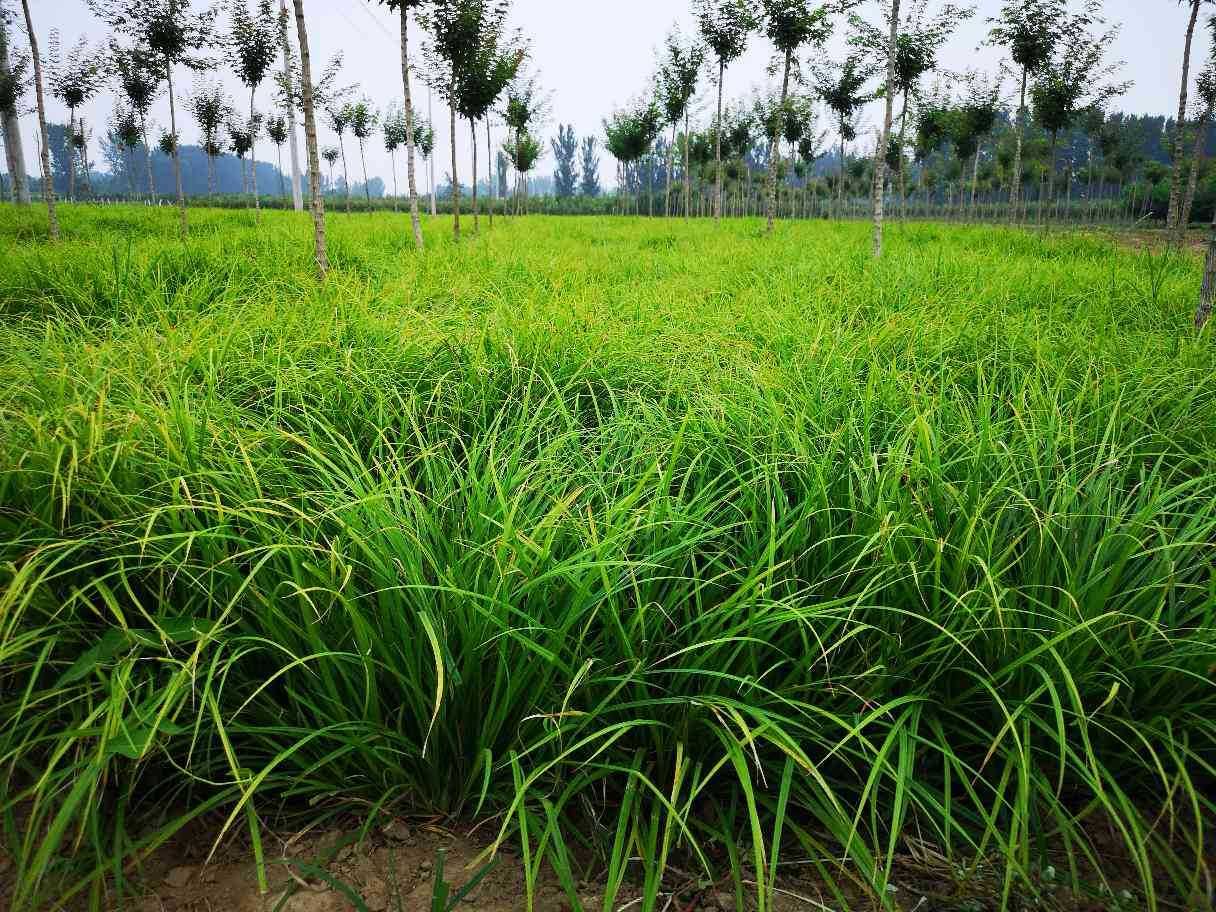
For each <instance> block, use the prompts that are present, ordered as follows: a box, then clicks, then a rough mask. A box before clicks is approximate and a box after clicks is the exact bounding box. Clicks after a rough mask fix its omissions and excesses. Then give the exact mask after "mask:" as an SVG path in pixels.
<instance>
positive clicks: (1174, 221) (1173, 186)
mask: <svg viewBox="0 0 1216 912" xmlns="http://www.w3.org/2000/svg"><path fill="white" fill-rule="evenodd" d="M1202 2H1203V0H1191V15H1190V18H1189V19H1188V20H1187V25H1186V42H1185V43H1184V44H1183V46H1182V85H1181V87H1180V88H1179V89H1178V119H1177V120H1176V121H1175V122H1174V142H1173V148H1172V149H1171V151H1170V154H1171V156H1172V157H1173V159H1174V162H1173V171H1172V173H1171V175H1170V207H1169V211H1168V212H1167V213H1166V220H1165V224H1166V227H1167V228H1171V229H1173V230H1174V231H1179V230H1180V225H1179V222H1180V219H1179V216H1180V215H1181V214H1182V213H1181V206H1182V165H1183V161H1182V157H1183V143H1184V141H1185V140H1184V134H1185V130H1184V127H1185V126H1186V96H1187V90H1188V89H1189V85H1188V83H1189V82H1190V79H1191V42H1192V40H1193V39H1194V37H1195V21H1196V20H1197V19H1198V18H1199V4H1200V3H1202ZM1183 227H1184V226H1183Z"/></svg>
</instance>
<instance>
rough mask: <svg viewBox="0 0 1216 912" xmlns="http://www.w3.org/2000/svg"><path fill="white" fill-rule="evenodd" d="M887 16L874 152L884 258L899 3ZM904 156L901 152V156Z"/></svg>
mask: <svg viewBox="0 0 1216 912" xmlns="http://www.w3.org/2000/svg"><path fill="white" fill-rule="evenodd" d="M890 4H891V6H890V12H889V13H888V18H887V22H888V26H889V29H890V31H889V33H888V35H887V43H886V48H885V53H884V54H883V57H885V58H886V62H887V78H886V80H885V81H884V82H883V87H882V94H883V113H882V130H881V131H880V132H879V134H878V146H877V148H875V150H874V191H873V201H874V257H875V258H876V259H877V258H878V257H881V256H882V229H883V203H884V201H885V200H886V169H887V151H888V147H889V146H890V143H891V118H892V115H893V112H894V105H895V93H896V92H897V91H898V90H897V89H896V86H895V64H896V56H897V54H898V51H899V0H890ZM900 154H901V155H902V154H903V153H902V152H901V153H900Z"/></svg>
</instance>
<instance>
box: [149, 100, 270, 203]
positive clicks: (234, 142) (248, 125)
mask: <svg viewBox="0 0 1216 912" xmlns="http://www.w3.org/2000/svg"><path fill="white" fill-rule="evenodd" d="M261 129H262V115H260V114H257V113H255V114H254V116H253V117H251V118H249V120H248V121H245V122H243V123H242V122H241V121H231V122H229V124H228V141H229V143H230V144H231V148H232V152H233V154H234V155H236V157H237V160H238V161H239V162H240V163H241V192H242V193H248V192H249V187H250V186H252V183H251V182H250V180H249V178H248V175H247V173H246V170H245V156H246V155H248V154H249V153H250V152H251V151H252V150H253V144H254V139H255V137H256V136H257V134H258V133H259V132H260V131H261ZM161 151H163V152H165V154H166V155H169V154H170V152H171V150H167V149H165V145H164V137H162V139H161ZM253 167H254V168H256V167H257V162H253Z"/></svg>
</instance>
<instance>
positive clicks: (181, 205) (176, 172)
mask: <svg viewBox="0 0 1216 912" xmlns="http://www.w3.org/2000/svg"><path fill="white" fill-rule="evenodd" d="M165 81H166V82H167V83H168V85H169V130H170V131H171V132H172V133H173V179H174V181H176V182H177V211H178V214H179V215H180V217H181V233H182V237H183V238H184V237H185V236H186V235H187V234H189V233H190V224H189V222H188V221H187V220H186V194H184V193H183V192H182V157H181V149H179V148H178V142H177V106H176V104H175V103H174V101H173V65H172V63H171V62H170V61H169V58H167V57H166V58H165Z"/></svg>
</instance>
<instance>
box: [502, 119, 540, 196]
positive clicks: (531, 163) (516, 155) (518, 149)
mask: <svg viewBox="0 0 1216 912" xmlns="http://www.w3.org/2000/svg"><path fill="white" fill-rule="evenodd" d="M503 151H504V152H505V153H506V155H507V160H508V161H510V163H511V166H512V167H513V168H514V169H515V171H516V172H517V173H518V174H519V179H520V187H522V196H517V197H516V199H517V202H516V213H517V214H519V213H521V212H522V214H524V215H527V214H528V175H529V174H530V173H531V172H532V169H533V168H534V167H536V163H537V162H538V161H540V156H541V144H540V140H538V139H536V137H534V136H532V135H531V134H529V133H516V134H515V136H514V138H513V139H512V140H510V141H508V142H507V143H506V144H505V145H504V146H503Z"/></svg>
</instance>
